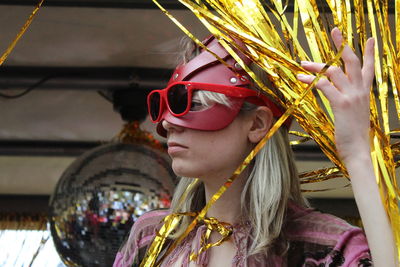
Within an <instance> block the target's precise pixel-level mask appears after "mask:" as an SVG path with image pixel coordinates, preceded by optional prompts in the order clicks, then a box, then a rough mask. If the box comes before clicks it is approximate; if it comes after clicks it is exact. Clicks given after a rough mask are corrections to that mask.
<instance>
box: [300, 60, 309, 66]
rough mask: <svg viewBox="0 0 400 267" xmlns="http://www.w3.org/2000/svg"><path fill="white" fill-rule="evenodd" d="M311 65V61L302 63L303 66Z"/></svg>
mask: <svg viewBox="0 0 400 267" xmlns="http://www.w3.org/2000/svg"><path fill="white" fill-rule="evenodd" d="M310 63H311V62H310V61H301V65H302V66H305V65H309V64H310Z"/></svg>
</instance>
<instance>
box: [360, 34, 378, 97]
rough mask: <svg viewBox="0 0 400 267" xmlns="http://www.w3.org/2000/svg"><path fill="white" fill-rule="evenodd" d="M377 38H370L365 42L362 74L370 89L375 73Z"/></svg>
mask: <svg viewBox="0 0 400 267" xmlns="http://www.w3.org/2000/svg"><path fill="white" fill-rule="evenodd" d="M374 49H375V39H374V38H369V39H368V40H367V43H366V44H365V49H364V65H363V68H362V71H361V72H362V76H363V78H364V82H365V86H366V87H367V88H368V89H369V88H370V86H371V84H372V81H373V80H374V75H375V69H374V68H375V65H374V63H375V56H374V55H375V50H374Z"/></svg>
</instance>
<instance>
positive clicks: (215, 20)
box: [141, 0, 400, 266]
mask: <svg viewBox="0 0 400 267" xmlns="http://www.w3.org/2000/svg"><path fill="white" fill-rule="evenodd" d="M179 1H180V2H181V3H182V4H183V5H185V6H186V7H187V8H188V9H189V10H191V11H192V12H193V14H194V15H195V16H197V18H198V19H199V20H200V21H201V22H202V23H203V24H204V26H205V27H206V28H207V29H208V30H209V31H210V32H211V33H212V34H213V35H214V36H215V37H216V38H217V39H218V40H219V41H220V43H221V44H222V45H223V46H224V47H225V49H226V50H227V51H228V52H229V53H230V54H231V55H232V56H233V57H234V58H235V59H236V60H237V61H238V63H239V64H241V66H242V67H243V68H244V69H245V70H246V71H247V72H248V74H249V75H250V76H251V77H252V78H253V80H254V81H255V82H256V84H257V85H258V86H260V87H261V88H263V89H264V90H265V92H266V93H267V94H268V95H269V96H270V97H271V98H272V99H274V100H275V101H277V102H278V103H280V104H281V105H283V106H284V107H285V108H286V109H287V111H286V113H285V114H284V116H283V117H282V118H281V119H280V120H278V122H277V123H276V124H275V125H274V127H272V129H271V131H270V133H269V134H268V135H267V136H266V137H265V138H264V139H263V140H262V141H261V142H260V144H259V145H258V146H257V147H256V148H255V149H254V150H253V151H252V152H251V153H250V155H249V156H248V157H247V158H246V159H245V161H244V162H243V163H242V164H241V166H239V167H238V169H237V170H236V171H235V173H234V174H233V176H232V177H231V178H229V179H228V180H227V182H226V183H225V184H224V186H222V187H221V188H220V190H219V191H218V192H217V193H216V194H215V195H214V196H213V197H212V198H211V200H210V201H209V202H208V203H207V205H206V207H205V208H204V209H203V210H202V211H201V212H200V213H199V214H198V215H197V217H196V218H195V219H194V220H193V221H192V223H191V224H190V225H189V227H188V228H187V229H186V231H185V233H184V234H183V235H182V236H181V237H179V238H178V239H177V240H175V241H174V242H173V243H172V245H171V246H170V247H169V248H168V250H167V252H166V253H165V254H164V257H165V255H168V253H169V252H171V251H172V250H173V249H174V248H175V247H176V246H177V245H178V244H179V242H181V241H182V240H183V238H184V237H185V236H186V235H187V234H188V233H189V232H190V231H191V230H192V229H193V228H194V227H195V225H196V224H197V223H198V222H200V221H203V220H204V216H205V214H206V212H207V210H208V208H209V207H210V206H211V205H213V203H215V201H216V200H217V199H218V198H219V197H220V196H221V195H222V194H223V193H224V192H225V190H227V188H228V187H229V186H230V184H231V183H232V182H233V181H234V179H235V178H236V177H237V176H238V175H239V174H240V172H241V171H242V170H243V169H244V168H245V167H246V166H247V165H248V164H249V162H250V161H251V159H253V157H254V156H255V154H256V153H257V152H258V151H259V149H260V148H261V147H262V146H263V145H264V144H265V142H266V141H267V140H268V138H269V137H270V136H271V135H272V134H273V133H274V132H275V131H276V130H277V129H278V128H279V127H280V125H281V124H282V122H283V121H284V119H285V118H286V117H287V116H289V115H293V116H294V117H295V118H296V119H297V121H298V123H299V124H300V125H301V126H302V128H303V129H304V130H305V131H306V132H307V134H303V135H302V134H296V135H297V136H301V137H303V138H304V140H306V139H308V137H311V138H312V139H313V140H314V141H315V142H316V143H317V144H318V145H319V147H320V148H321V150H322V151H323V152H324V153H325V154H326V156H327V157H328V158H329V159H330V160H331V161H332V162H333V163H334V164H335V167H332V168H328V169H321V170H317V171H313V172H309V173H304V174H302V175H301V181H302V183H311V182H319V181H323V180H326V179H331V178H337V177H347V176H348V175H347V171H346V168H345V167H344V165H343V163H342V161H341V160H340V158H339V156H338V154H337V151H336V148H335V143H334V121H333V120H334V118H333V115H332V111H331V107H330V105H329V102H328V101H327V100H326V98H325V97H324V96H323V95H322V94H321V93H317V94H318V95H315V94H313V93H312V92H311V91H310V88H311V87H312V86H307V85H304V84H302V83H300V82H298V81H297V79H296V75H297V74H300V73H304V72H305V71H304V70H303V69H302V68H301V66H300V65H299V64H298V62H300V61H301V60H307V61H308V60H312V61H316V62H325V63H327V67H328V66H329V65H333V64H335V65H341V61H340V53H341V50H340V51H339V52H337V51H336V50H335V48H334V46H333V45H332V43H331V41H330V39H329V34H328V33H329V31H330V29H332V28H333V27H334V26H336V27H338V28H339V29H340V30H341V32H342V33H343V35H344V36H345V40H346V43H347V44H348V45H349V46H350V47H352V48H353V49H354V48H358V49H359V50H360V52H361V53H362V50H363V49H364V44H365V42H366V40H367V36H369V35H372V36H373V37H375V40H376V42H377V45H375V76H376V84H375V85H376V90H375V91H374V90H373V88H371V131H370V135H371V147H372V152H371V156H372V161H373V164H374V169H375V174H376V176H377V183H378V186H379V189H380V192H381V197H382V198H383V203H384V204H385V208H386V211H387V214H388V216H389V219H390V221H391V224H392V229H393V233H394V236H395V240H396V245H397V249H398V255H400V211H399V200H400V197H399V196H400V192H399V191H400V190H399V187H398V185H397V182H396V177H395V168H396V167H398V166H399V165H400V163H399V160H398V159H397V160H395V158H397V157H398V156H399V144H398V143H395V144H393V141H392V140H391V134H392V135H393V134H398V131H399V130H398V129H396V130H395V129H392V130H391V125H390V123H389V111H388V102H389V100H391V98H390V97H389V89H390V90H391V91H392V95H393V101H394V103H395V108H396V111H397V118H394V120H395V121H396V123H398V121H399V119H400V100H399V89H398V85H399V83H400V76H399V75H396V73H399V72H398V68H399V62H400V61H399V59H400V17H399V15H400V0H395V1H396V3H395V20H396V21H395V24H396V25H395V29H396V32H395V34H393V33H392V32H391V30H390V27H389V11H388V0H354V2H353V5H351V3H350V1H349V0H326V1H317V0H295V1H294V4H293V12H287V11H286V10H287V4H288V3H287V1H279V0H270V1H258V0H203V1H202V0H195V1H191V0H179ZM153 2H154V3H155V4H156V5H157V6H158V7H159V8H160V9H161V10H162V11H163V12H164V13H165V14H166V15H167V16H168V17H169V18H170V19H171V20H172V21H173V22H174V23H175V24H176V25H177V26H178V27H179V28H181V29H182V30H183V31H184V32H185V33H186V34H187V35H188V36H189V37H190V38H192V39H193V40H194V41H195V42H196V43H197V44H198V45H200V46H201V47H203V48H205V47H204V46H203V45H202V44H201V42H200V41H199V40H198V39H197V38H196V37H195V36H193V35H192V34H191V32H190V30H188V29H187V28H185V27H184V25H182V24H181V23H180V22H179V21H178V20H176V19H175V18H174V17H173V16H172V15H171V14H170V13H169V12H168V11H167V10H165V9H164V8H163V7H162V6H161V5H160V4H159V3H158V2H157V0H153ZM321 10H323V12H321ZM328 13H329V14H330V15H331V18H328V15H327V14H328ZM301 34H303V35H305V39H306V43H304V44H303V43H302V44H301V43H300V41H299V36H300V35H301ZM393 35H394V36H395V38H396V39H395V42H394V41H393V40H392V36H393ZM231 37H235V38H237V39H239V40H242V41H243V42H244V43H245V44H246V46H247V49H248V51H244V50H243V49H241V48H240V47H238V46H237V45H236V44H235V42H233V41H232V38H231ZM233 48H236V49H238V50H239V51H241V52H242V53H244V54H246V55H247V56H248V57H249V58H251V59H252V61H254V62H255V63H256V64H258V65H259V66H260V67H262V68H263V69H264V70H265V72H266V73H267V75H268V78H269V80H270V82H271V83H272V84H273V86H274V87H275V88H279V90H280V91H281V92H282V94H283V95H284V99H283V100H282V99H279V98H278V97H277V96H276V94H275V93H274V92H272V91H271V90H269V89H268V88H267V87H266V86H265V85H263V84H262V82H261V80H260V79H258V78H257V77H256V75H255V74H254V73H253V72H252V71H251V70H250V69H249V68H248V67H247V66H245V65H244V64H243V61H242V60H241V59H240V58H239V57H238V55H237V54H236V53H235V51H234V49H233ZM308 51H309V52H308ZM218 59H219V58H218ZM219 60H220V61H221V59H219ZM222 63H223V64H226V63H225V62H222ZM325 71H326V68H325V69H324V70H323V71H322V72H321V73H320V74H319V75H318V76H317V78H318V77H320V75H322V74H323V72H325ZM375 95H377V98H376V96H375ZM392 128H394V127H393V126H392ZM301 142H303V140H300V141H297V143H301ZM195 182H196V181H195ZM195 182H194V183H195ZM178 223H179V221H175V222H173V221H172V220H169V221H166V222H165V224H164V226H163V228H162V229H163V232H162V233H161V232H159V233H158V235H157V238H156V240H155V242H153V244H152V245H151V246H150V248H149V250H148V253H147V255H146V257H145V259H144V261H143V262H142V264H141V266H154V265H156V266H157V265H158V264H159V263H160V261H161V260H162V258H161V259H157V258H158V254H159V252H160V251H161V249H162V248H161V246H160V242H158V240H165V238H167V236H168V234H166V233H167V232H168V231H172V229H174V228H175V227H177V225H178Z"/></svg>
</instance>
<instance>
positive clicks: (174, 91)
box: [167, 84, 188, 115]
mask: <svg viewBox="0 0 400 267" xmlns="http://www.w3.org/2000/svg"><path fill="white" fill-rule="evenodd" d="M167 98H168V105H169V108H170V109H171V111H172V112H173V113H175V114H176V115H179V114H182V113H183V112H185V110H186V109H187V106H188V90H187V89H186V86H185V85H183V84H177V85H174V86H172V87H171V88H169V90H168V93H167Z"/></svg>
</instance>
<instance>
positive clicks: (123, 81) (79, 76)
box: [0, 67, 171, 91]
mask: <svg viewBox="0 0 400 267" xmlns="http://www.w3.org/2000/svg"><path fill="white" fill-rule="evenodd" d="M170 74H171V70H169V69H159V68H129V67H126V68H123V67H122V68H121V67H86V68H74V67H1V68H0V91H1V90H10V89H18V90H20V89H22V90H23V89H26V88H29V87H30V86H32V85H34V84H35V83H37V82H38V81H40V80H42V79H46V80H45V81H44V82H43V83H41V84H40V85H38V86H37V87H36V88H35V90H40V89H51V90H56V89H61V90H65V89H68V90H108V89H117V88H129V87H134V88H141V89H143V90H149V89H155V88H162V87H163V86H165V83H166V82H167V81H168V79H169V75H170Z"/></svg>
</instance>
